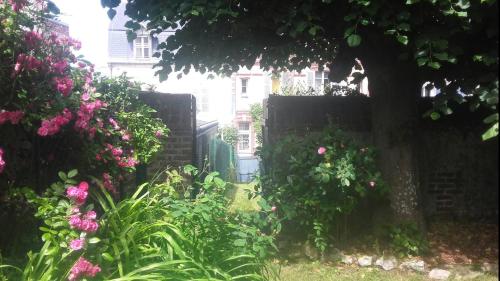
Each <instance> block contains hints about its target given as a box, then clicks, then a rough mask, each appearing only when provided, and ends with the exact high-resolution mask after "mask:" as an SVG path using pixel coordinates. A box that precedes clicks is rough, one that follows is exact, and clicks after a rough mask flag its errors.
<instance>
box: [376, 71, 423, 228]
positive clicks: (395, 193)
mask: <svg viewBox="0 0 500 281" xmlns="http://www.w3.org/2000/svg"><path fill="white" fill-rule="evenodd" d="M378 66H380V64H379V65H378ZM371 70H372V72H369V71H370V69H368V71H367V73H368V75H369V76H368V77H369V91H370V96H371V97H372V131H373V138H374V144H375V146H376V147H377V149H378V152H379V153H378V155H379V156H378V157H379V158H378V163H379V168H380V170H381V172H382V176H383V178H384V180H385V181H386V183H387V184H388V185H389V187H390V190H391V192H390V200H391V207H392V209H393V211H394V215H395V220H396V222H402V221H412V222H416V223H417V224H418V225H419V226H421V227H423V226H424V224H423V215H422V211H421V208H420V206H419V200H418V199H419V196H418V195H419V177H418V166H417V159H416V156H417V155H416V153H415V151H416V150H415V141H414V140H415V138H413V135H414V133H416V132H415V129H414V128H415V126H414V125H415V124H416V123H415V122H416V121H417V118H419V114H418V112H417V98H418V95H419V90H420V86H419V84H420V83H419V81H418V79H417V78H416V77H413V76H412V75H411V74H412V71H411V70H408V69H403V68H396V67H394V68H389V67H377V68H376V69H375V71H374V70H373V69H371Z"/></svg>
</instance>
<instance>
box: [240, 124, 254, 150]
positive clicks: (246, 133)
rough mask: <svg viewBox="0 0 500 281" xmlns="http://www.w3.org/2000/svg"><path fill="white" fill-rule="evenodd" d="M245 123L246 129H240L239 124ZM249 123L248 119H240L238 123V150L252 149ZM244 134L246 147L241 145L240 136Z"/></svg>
mask: <svg viewBox="0 0 500 281" xmlns="http://www.w3.org/2000/svg"><path fill="white" fill-rule="evenodd" d="M242 123H246V124H248V129H247V130H242V129H241V124H242ZM250 130H251V125H250V122H248V121H241V122H239V123H238V151H239V152H243V153H245V152H248V153H249V152H251V150H252V134H251V131H250ZM244 136H246V137H247V138H248V147H243V146H242V144H243V142H242V138H243V137H244Z"/></svg>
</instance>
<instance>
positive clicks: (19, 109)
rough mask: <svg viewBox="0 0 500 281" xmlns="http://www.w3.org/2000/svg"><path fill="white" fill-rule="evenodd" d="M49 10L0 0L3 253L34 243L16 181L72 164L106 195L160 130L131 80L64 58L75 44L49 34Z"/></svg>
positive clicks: (148, 153) (149, 153) (48, 177)
mask: <svg viewBox="0 0 500 281" xmlns="http://www.w3.org/2000/svg"><path fill="white" fill-rule="evenodd" d="M56 11H57V8H55V6H54V5H53V4H51V3H50V2H48V1H43V0H29V1H28V0H22V1H14V0H13V1H0V27H1V28H0V65H1V66H2V67H0V215H1V216H0V223H8V224H10V225H11V226H12V227H11V228H9V229H8V230H6V231H4V232H2V233H1V234H0V249H1V250H2V252H3V253H7V254H9V255H16V253H22V252H23V251H22V250H23V249H25V248H26V247H29V246H32V247H34V246H36V243H35V242H33V240H34V239H33V236H37V233H36V229H37V223H36V222H34V221H33V219H32V215H33V210H32V209H31V208H30V207H29V206H28V205H27V203H26V201H25V200H24V199H22V198H21V199H19V197H18V196H17V197H16V194H18V193H19V188H18V187H25V186H28V187H31V188H32V189H33V190H35V191H36V192H37V193H39V194H40V193H42V192H43V191H44V190H45V189H46V187H47V186H49V184H50V183H52V182H54V181H55V180H57V178H58V172H59V171H60V170H63V169H64V170H65V169H67V167H72V168H76V169H78V170H79V171H80V173H81V174H85V175H88V176H94V177H96V178H98V179H100V180H102V181H103V183H104V187H105V188H107V189H108V190H109V191H110V192H111V193H112V194H113V195H114V194H116V193H117V192H118V191H120V188H119V187H124V186H126V182H125V181H127V180H130V176H128V175H129V174H130V172H133V171H134V169H135V166H136V165H137V164H139V163H143V164H147V163H149V162H150V161H151V160H152V159H153V157H154V155H155V154H157V153H158V152H159V151H160V150H161V149H162V148H163V146H164V143H165V140H166V136H168V132H169V131H168V129H167V127H166V126H165V124H163V123H162V122H161V120H160V119H158V118H155V117H154V114H155V112H154V110H153V109H151V108H150V107H148V106H146V105H145V104H143V103H141V102H140V100H139V99H138V93H137V91H138V90H139V85H138V84H137V83H133V82H130V81H129V79H128V78H127V77H125V76H121V77H118V78H107V77H104V76H101V75H97V74H96V73H95V72H94V66H93V65H92V64H91V63H90V62H88V61H86V60H85V59H83V58H82V57H81V56H76V55H75V54H74V51H76V50H78V49H79V48H80V47H81V44H80V42H78V41H77V40H75V39H72V38H69V37H67V36H66V35H63V34H59V33H56V32H54V31H53V30H51V24H50V22H51V18H54V17H55V12H56ZM139 121H140V122H139ZM159 134H161V136H160V137H158V135H159ZM11 237H18V238H19V239H16V240H14V241H13V240H12V239H11ZM26 241H30V242H29V243H26ZM18 258H19V257H18Z"/></svg>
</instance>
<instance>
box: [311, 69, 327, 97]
mask: <svg viewBox="0 0 500 281" xmlns="http://www.w3.org/2000/svg"><path fill="white" fill-rule="evenodd" d="M318 74H320V77H318ZM329 74H330V72H328V71H314V75H313V76H314V77H313V88H314V89H315V90H316V91H319V92H320V93H323V91H324V90H325V85H327V84H329V83H330V79H328V75H329ZM319 80H321V83H320V84H319V85H318V84H317V81H319Z"/></svg>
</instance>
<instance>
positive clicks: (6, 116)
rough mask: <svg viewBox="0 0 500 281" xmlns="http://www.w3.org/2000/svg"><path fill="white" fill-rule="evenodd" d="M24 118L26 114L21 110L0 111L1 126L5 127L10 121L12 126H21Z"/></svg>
mask: <svg viewBox="0 0 500 281" xmlns="http://www.w3.org/2000/svg"><path fill="white" fill-rule="evenodd" d="M23 116H24V112H22V111H21V110H15V111H5V110H2V111H0V125H3V124H4V123H5V122H7V121H10V123H11V124H13V125H16V124H19V121H21V119H22V118H23Z"/></svg>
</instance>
